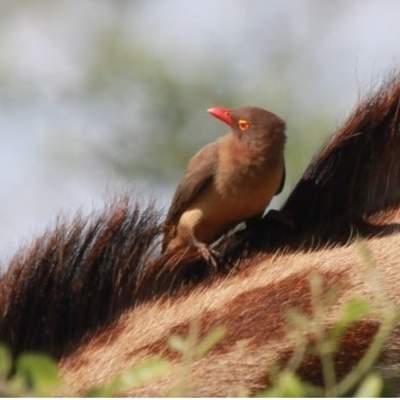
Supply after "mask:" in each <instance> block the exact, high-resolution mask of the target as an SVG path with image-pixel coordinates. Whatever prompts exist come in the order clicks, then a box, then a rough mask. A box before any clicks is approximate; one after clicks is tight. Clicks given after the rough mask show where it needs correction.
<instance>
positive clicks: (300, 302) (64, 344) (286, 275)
mask: <svg viewBox="0 0 400 400" xmlns="http://www.w3.org/2000/svg"><path fill="white" fill-rule="evenodd" d="M399 155H400V78H399V77H398V76H397V77H396V76H395V77H394V78H393V79H392V80H391V81H390V82H389V83H388V84H386V85H385V86H384V87H383V88H381V89H380V90H379V91H378V92H377V93H376V94H375V95H373V96H371V97H370V98H368V99H366V100H365V101H363V102H361V103H360V105H359V106H358V107H357V108H356V110H355V111H354V113H353V114H352V115H351V116H350V118H349V119H348V121H347V122H346V123H345V124H344V126H343V128H341V129H340V130H339V131H338V132H337V133H336V134H335V135H334V136H333V137H332V139H331V141H330V142H329V143H328V144H327V145H326V146H325V147H324V149H323V150H322V151H321V152H320V153H319V154H318V155H317V157H316V158H315V160H314V161H313V162H312V163H311V164H310V166H309V168H308V169H307V170H306V172H305V174H304V176H303V178H302V179H301V180H300V182H299V183H298V185H297V186H296V188H295V189H294V191H293V192H292V194H291V195H290V197H289V199H288V201H287V202H286V204H285V205H284V207H283V211H284V212H285V213H287V214H289V215H290V216H291V218H292V219H293V221H294V223H295V227H296V228H295V230H293V229H291V228H289V227H287V226H283V225H279V224H277V223H276V221H274V220H271V219H269V218H268V217H266V218H265V219H264V221H263V222H261V223H260V224H259V225H258V226H257V227H253V228H252V229H251V230H250V229H249V230H244V231H240V232H238V233H236V234H234V235H231V236H229V237H227V238H226V239H224V240H222V241H221V242H220V243H219V245H218V249H219V251H220V253H221V260H220V264H221V268H220V270H219V271H216V272H213V271H210V270H209V268H207V266H206V265H205V264H204V262H202V260H197V259H195V260H187V259H185V256H184V254H183V253H178V254H175V255H174V257H173V259H171V258H168V259H167V258H165V257H161V258H157V252H155V251H154V248H155V246H156V245H157V243H158V241H159V235H160V225H159V220H158V215H157V213H156V212H155V211H154V210H152V209H147V210H145V211H144V212H143V214H142V213H141V212H140V211H139V210H138V208H137V207H136V208H135V207H133V208H131V206H129V204H128V203H127V202H123V203H117V204H116V205H114V206H113V207H112V208H111V209H108V210H107V211H106V212H105V213H104V214H101V215H99V216H98V217H97V218H94V219H93V220H90V219H89V221H84V220H82V219H76V220H75V221H73V222H72V224H70V225H66V224H60V225H59V226H58V228H57V229H56V230H55V231H53V232H50V233H47V234H46V235H44V236H43V237H41V238H39V239H38V240H37V241H36V242H34V244H33V245H32V246H31V247H30V248H29V249H27V250H22V251H21V253H20V254H19V255H17V256H16V257H15V258H14V259H13V261H12V262H11V265H10V268H9V270H8V272H7V273H6V274H5V275H4V276H3V278H2V279H1V281H0V310H1V313H2V319H1V322H0V340H1V341H3V342H6V343H7V344H9V345H10V346H11V348H12V350H13V352H14V353H15V354H17V353H19V352H21V351H23V350H26V349H35V350H44V351H47V352H50V353H51V354H53V355H55V356H57V357H62V358H61V360H60V365H61V367H62V372H63V376H64V378H65V380H66V382H67V383H68V387H69V389H70V392H69V393H70V394H76V393H82V392H83V391H84V390H85V389H86V388H88V387H89V386H90V385H93V384H99V383H102V382H106V381H108V380H109V379H111V377H112V376H113V374H115V373H117V372H120V371H122V370H123V369H124V368H126V367H128V366H130V365H131V364H132V363H134V362H135V361H137V360H140V359H142V358H143V357H145V356H148V355H151V354H161V355H164V356H166V357H167V358H169V359H170V360H171V361H172V362H173V363H175V364H179V359H178V357H177V355H176V354H173V353H172V352H171V350H169V349H168V348H167V346H166V339H167V338H168V337H169V336H170V335H171V334H173V333H184V332H186V331H187V329H188V325H189V322H190V321H191V320H193V319H194V318H197V319H198V320H199V321H200V323H201V331H202V332H206V331H207V330H208V329H209V328H210V327H212V326H215V325H224V326H225V327H226V328H227V332H228V333H227V336H226V337H225V339H224V340H223V341H222V342H221V343H220V344H219V345H218V346H217V347H216V348H215V349H214V350H213V351H212V352H211V353H210V354H209V355H207V357H206V358H204V359H202V360H200V361H197V362H196V364H195V365H194V366H193V369H192V376H191V378H190V381H191V382H192V388H191V389H192V392H191V393H192V394H202V395H227V394H232V390H234V389H235V388H236V387H238V386H240V387H245V388H246V389H248V390H249V391H250V393H254V392H255V391H257V390H258V389H259V388H262V387H264V386H265V385H266V384H267V378H266V377H267V371H268V366H270V365H272V363H274V362H276V361H279V362H282V363H284V362H285V361H287V359H288V354H290V352H291V351H292V348H291V345H290V343H289V342H288V341H287V340H286V338H285V333H286V331H285V322H284V315H285V311H286V310H287V309H289V308H291V307H296V308H299V309H300V310H303V311H304V312H306V313H311V308H310V292H309V285H308V278H309V276H310V274H311V273H313V272H315V271H318V272H319V273H320V274H321V275H322V277H323V279H324V281H325V285H326V286H327V287H331V286H337V287H338V290H339V292H338V296H337V301H336V303H335V305H334V306H333V307H331V309H330V310H329V313H327V315H326V321H325V323H326V324H329V323H330V322H332V321H334V320H335V317H336V316H337V310H338V307H339V306H340V304H341V303H343V302H344V301H345V300H346V299H348V298H350V297H353V296H354V295H355V294H362V295H364V296H367V297H368V298H369V299H370V301H371V302H372V303H374V302H375V301H376V300H375V299H376V292H377V287H376V286H375V285H374V282H372V281H371V279H370V277H369V276H368V274H367V273H366V272H365V270H364V269H363V268H362V263H361V262H360V260H359V258H358V257H357V253H356V252H355V250H354V245H352V244H351V242H352V239H353V238H354V237H355V236H356V234H357V236H361V237H364V238H366V240H367V241H368V245H369V247H370V248H371V249H372V252H373V254H374V257H375V258H376V260H377V265H378V266H379V273H380V275H381V279H382V288H383V291H384V293H385V294H386V295H387V297H388V298H390V300H391V301H392V302H394V303H396V304H398V303H399V302H400V296H399V295H400V292H399V291H400V287H399V286H398V285H397V282H398V281H399V279H398V278H399V272H398V268H397V260H398V257H397V256H398V254H397V247H398V244H399V240H400V236H399V235H400V233H398V232H399V227H400V225H399V222H400V221H399V219H400V181H399V180H400V157H399ZM90 221H92V222H90ZM102 326H103V328H102ZM378 326H379V321H378V320H371V321H365V322H363V323H361V324H359V325H358V326H355V327H353V328H352V330H350V331H349V333H348V334H347V335H346V336H345V337H344V338H343V340H342V347H341V349H340V350H339V352H338V354H337V357H336V367H337V373H338V375H339V376H342V375H344V374H345V373H347V372H348V370H349V368H351V366H352V365H354V363H355V362H356V361H357V360H358V359H359V358H360V357H361V355H362V354H363V352H365V350H366V349H367V347H368V345H369V343H370V341H371V339H372V337H373V336H374V334H375V332H376V330H377V327H378ZM396 337H397V336H396V335H393V337H392V340H391V341H390V342H389V343H388V344H387V349H390V352H389V351H386V352H384V353H383V355H382V358H381V360H382V363H383V365H384V368H385V370H386V371H387V370H390V369H391V368H392V366H393V367H394V365H395V364H396V363H397V362H398V361H399V357H398V356H399V354H398V350H397V347H396V343H397V342H396ZM79 343H80V344H79ZM299 373H300V375H301V376H303V377H304V378H305V379H308V380H310V381H312V382H314V383H319V384H321V383H322V381H321V373H320V368H319V361H318V360H316V359H312V358H311V359H310V358H308V359H305V360H304V362H303V364H302V365H301V367H300V370H299ZM175 380H176V377H174V376H173V375H171V376H169V377H167V378H166V379H164V380H163V381H160V383H158V384H153V385H150V386H148V387H145V388H143V389H137V390H136V391H133V392H131V393H130V394H132V395H133V394H137V395H145V394H146V395H149V394H157V395H160V394H165V393H166V392H167V391H168V389H169V388H170V387H171V386H172V385H173V384H174V382H175Z"/></svg>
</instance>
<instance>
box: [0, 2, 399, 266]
mask: <svg viewBox="0 0 400 400" xmlns="http://www.w3.org/2000/svg"><path fill="white" fill-rule="evenodd" d="M399 21H400V2H398V1H395V0H393V1H390V0H381V1H378V0H376V1H371V0H369V1H368V0H367V1H361V0H359V1H335V2H332V1H319V0H296V1H289V0H286V1H272V0H269V1H257V0H253V1H247V0H246V1H244V0H236V1H228V0H218V1H215V0H202V1H201V2H199V1H185V0H168V1H167V0H160V1H128V0H125V1H124V0H109V1H105V0H97V1H93V0H59V1H57V2H53V1H50V0H48V1H47V0H42V1H18V0H15V1H13V2H7V1H3V0H1V1H0V49H1V51H0V139H1V140H0V180H1V183H2V184H1V185H0V204H1V209H0V243H1V246H0V259H1V260H2V263H3V265H6V264H7V259H8V258H9V257H10V256H11V255H12V254H13V253H14V252H15V251H16V249H17V248H18V247H20V246H22V245H24V244H25V243H28V242H29V241H30V240H31V239H32V238H33V237H34V236H35V235H37V234H38V233H40V232H42V231H43V230H44V229H46V228H48V227H51V226H52V224H53V223H54V221H55V219H56V217H57V215H58V214H59V213H60V212H62V213H63V214H65V215H73V214H74V212H76V211H78V210H83V211H84V212H85V213H89V212H90V211H91V210H93V209H101V207H102V205H103V204H104V202H105V201H106V200H107V199H110V198H112V197H113V196H115V195H116V194H118V193H122V192H128V193H130V194H131V195H132V196H133V197H137V198H138V199H139V200H140V201H141V202H144V203H146V202H147V201H148V200H150V199H154V198H155V199H156V200H157V204H158V205H159V206H160V207H162V208H165V207H167V205H168V202H169V200H170V197H171V195H172V193H173V190H174V188H175V186H176V184H177V182H178V180H179V178H180V176H181V175H182V172H183V169H182V168H183V166H184V165H185V164H186V162H187V160H188V159H189V158H190V156H191V155H192V154H193V153H194V152H195V151H196V150H197V149H199V148H200V147H201V146H202V145H204V144H205V143H207V142H208V141H211V140H215V139H216V138H217V137H218V136H219V135H221V134H223V133H224V127H223V126H221V125H220V124H218V123H217V122H216V121H214V120H211V119H210V118H209V117H208V115H207V113H206V109H207V108H209V107H210V106H216V105H223V106H228V107H238V106H244V105H259V106H262V107H264V108H267V109H270V110H271V111H273V112H275V113H277V114H278V115H280V116H281V117H283V118H284V119H285V120H286V121H287V126H288V130H287V135H288V145H287V163H288V183H287V187H286V189H285V191H284V193H283V195H282V197H281V198H279V199H278V200H277V201H276V202H275V204H276V205H277V204H279V203H280V202H281V201H282V200H283V199H284V198H285V196H287V194H288V192H289V191H290V189H291V188H292V187H293V185H294V184H295V182H296V180H297V179H298V177H299V176H300V175H301V173H302V172H303V169H304V167H305V166H306V165H307V163H308V162H309V159H310V157H311V156H312V154H313V153H315V152H316V151H317V150H318V148H319V147H320V146H321V144H322V143H323V142H324V141H325V140H326V138H327V136H328V135H329V134H330V133H332V132H334V130H335V129H336V128H337V127H338V126H339V125H340V123H341V122H342V121H343V120H344V119H345V117H346V116H347V115H348V114H349V112H350V111H351V109H352V108H353V107H354V105H355V104H356V103H357V101H358V99H359V98H360V96H361V95H362V94H364V93H368V91H369V90H370V89H371V88H373V87H375V86H376V85H377V84H378V83H379V82H381V81H382V79H384V77H385V76H387V74H388V73H390V71H393V70H395V69H396V68H397V69H398V67H399V63H400V44H399V37H400V24H399Z"/></svg>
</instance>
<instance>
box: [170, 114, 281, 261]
mask: <svg viewBox="0 0 400 400" xmlns="http://www.w3.org/2000/svg"><path fill="white" fill-rule="evenodd" d="M209 112H210V114H212V115H213V116H215V117H216V118H218V119H220V120H222V121H223V122H225V123H226V124H228V125H229V126H230V128H231V129H230V131H229V133H228V134H226V135H225V136H223V137H221V138H220V139H218V140H217V141H216V142H213V143H210V144H208V145H207V146H205V147H204V148H203V149H201V150H200V151H199V152H198V153H197V154H195V156H194V157H193V158H192V159H191V160H190V162H189V165H188V168H187V171H186V174H185V176H184V178H183V179H182V181H181V183H180V184H179V186H178V188H177V190H176V193H175V196H174V198H173V200H172V203H171V206H170V209H169V211H168V215H167V217H166V220H165V228H164V232H165V236H164V241H163V250H164V251H168V252H173V251H174V250H176V249H177V248H182V247H187V246H194V247H197V248H198V249H199V250H200V252H201V253H202V255H204V256H205V258H206V259H208V258H209V257H208V252H207V248H206V247H205V246H204V244H210V243H212V242H214V241H215V240H216V239H218V238H219V237H220V236H221V235H222V234H224V233H226V232H227V231H228V230H229V229H230V228H232V227H234V226H235V225H236V224H238V223H239V222H241V221H245V220H248V219H251V218H254V217H261V216H262V214H263V212H264V210H265V208H266V206H268V204H269V202H270V201H271V199H272V197H273V196H274V195H275V194H277V193H279V192H280V191H281V189H282V187H283V184H284V179H285V173H284V171H285V167H284V154H283V151H284V144H285V123H284V122H283V121H282V120H281V119H280V118H279V117H277V116H276V115H275V114H272V113H271V112H269V111H266V110H263V109H261V108H257V107H246V108H239V109H235V110H227V109H223V108H212V109H210V110H209Z"/></svg>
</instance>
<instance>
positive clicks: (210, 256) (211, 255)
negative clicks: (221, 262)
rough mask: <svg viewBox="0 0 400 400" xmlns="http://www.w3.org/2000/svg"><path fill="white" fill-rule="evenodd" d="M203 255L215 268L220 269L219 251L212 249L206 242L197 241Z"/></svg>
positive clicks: (196, 245)
mask: <svg viewBox="0 0 400 400" xmlns="http://www.w3.org/2000/svg"><path fill="white" fill-rule="evenodd" d="M194 246H195V247H196V249H197V251H198V252H199V253H200V255H201V257H202V258H203V259H204V260H205V261H206V262H207V263H208V264H209V265H211V266H212V267H213V269H214V270H217V269H218V258H217V257H218V253H217V252H216V251H214V250H212V249H210V248H209V247H208V246H207V245H206V244H205V243H201V242H196V243H195V244H194Z"/></svg>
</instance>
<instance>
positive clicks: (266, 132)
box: [207, 107, 285, 141]
mask: <svg viewBox="0 0 400 400" xmlns="http://www.w3.org/2000/svg"><path fill="white" fill-rule="evenodd" d="M207 111H208V112H209V113H210V114H211V115H212V116H213V117H215V118H218V119H219V120H221V121H222V122H224V123H226V124H227V125H229V126H230V128H231V131H232V133H233V134H234V135H235V136H236V137H238V138H240V139H241V140H244V141H253V138H257V139H259V140H268V139H273V138H274V137H284V136H285V133H284V132H285V122H284V121H283V120H282V119H281V118H279V117H278V116H277V115H275V114H273V113H271V112H269V111H267V110H264V109H263V108H259V107H242V108H236V109H228V108H223V107H213V108H210V109H208V110H207Z"/></svg>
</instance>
